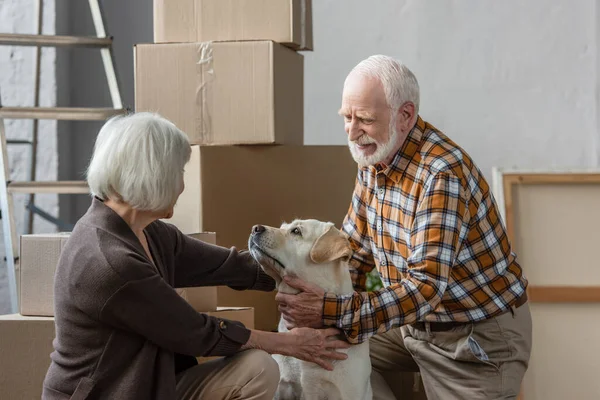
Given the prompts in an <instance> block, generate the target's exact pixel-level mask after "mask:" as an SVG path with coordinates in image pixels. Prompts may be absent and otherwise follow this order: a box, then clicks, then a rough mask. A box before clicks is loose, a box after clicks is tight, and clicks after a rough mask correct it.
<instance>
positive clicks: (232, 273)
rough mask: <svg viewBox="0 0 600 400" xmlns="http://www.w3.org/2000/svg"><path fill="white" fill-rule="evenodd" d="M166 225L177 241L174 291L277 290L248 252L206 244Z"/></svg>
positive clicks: (273, 282) (272, 281)
mask: <svg viewBox="0 0 600 400" xmlns="http://www.w3.org/2000/svg"><path fill="white" fill-rule="evenodd" d="M165 225H166V226H167V228H168V229H170V230H171V234H172V237H173V238H174V241H175V287H189V286H218V285H226V286H229V287H231V288H232V289H237V290H245V289H252V290H262V291H265V292H270V291H272V290H274V289H275V281H274V280H273V278H271V277H270V276H268V275H267V274H265V273H264V271H263V270H262V268H261V267H260V265H258V263H257V262H256V261H255V260H254V258H253V257H252V256H251V255H250V253H249V252H248V251H238V250H237V249H236V248H235V247H231V248H226V247H221V246H216V245H213V244H209V243H205V242H202V241H200V240H197V239H194V238H192V237H190V236H187V235H184V234H183V233H181V232H180V231H179V230H178V229H177V228H175V227H174V226H172V225H168V224H165Z"/></svg>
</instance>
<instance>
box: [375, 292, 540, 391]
mask: <svg viewBox="0 0 600 400" xmlns="http://www.w3.org/2000/svg"><path fill="white" fill-rule="evenodd" d="M531 329H532V323H531V313H530V311H529V304H528V303H525V304H523V305H522V306H521V307H519V308H516V309H515V308H511V311H509V312H506V313H504V314H502V315H499V316H498V317H495V318H491V319H488V320H485V321H481V322H477V323H473V324H465V325H462V326H459V327H455V328H453V329H451V330H448V331H441V332H440V331H438V332H431V331H427V330H422V329H416V328H415V327H413V326H411V325H407V326H403V327H400V328H397V329H393V330H391V331H389V332H386V333H384V334H381V335H376V336H373V337H372V338H371V339H370V349H371V362H372V365H373V374H372V378H371V384H372V386H373V394H374V396H373V399H376V400H388V399H390V400H391V399H395V397H394V392H393V391H392V390H391V387H393V385H394V381H393V380H394V379H396V378H394V375H395V374H396V375H397V374H398V373H399V372H401V371H402V372H409V371H413V372H420V373H421V377H422V379H423V386H424V387H425V392H426V394H427V399H428V400H438V399H439V400H454V399H456V400H467V399H468V400H478V399H482V400H483V399H485V400H491V399H516V398H517V395H518V394H519V391H520V387H521V382H522V380H523V376H524V375H525V371H526V370H527V367H528V365H529V357H530V353H531Z"/></svg>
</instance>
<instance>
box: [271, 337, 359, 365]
mask: <svg viewBox="0 0 600 400" xmlns="http://www.w3.org/2000/svg"><path fill="white" fill-rule="evenodd" d="M283 334H288V335H290V336H291V337H292V338H293V342H292V344H291V345H289V346H286V347H285V348H283V349H282V352H281V353H280V354H283V355H286V356H292V357H295V358H298V359H300V360H304V361H309V362H313V363H315V364H318V365H320V366H321V367H323V368H325V369H326V370H328V371H333V364H332V363H331V362H330V361H328V360H345V359H347V358H348V356H347V355H346V354H345V353H340V352H337V351H336V350H338V349H348V348H350V343H348V342H346V341H343V340H339V339H337V338H336V336H337V335H340V334H341V332H340V330H339V329H337V328H327V329H313V328H295V329H292V330H291V331H289V332H287V333H283Z"/></svg>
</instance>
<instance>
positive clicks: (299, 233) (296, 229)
mask: <svg viewBox="0 0 600 400" xmlns="http://www.w3.org/2000/svg"><path fill="white" fill-rule="evenodd" d="M291 232H292V234H294V235H300V236H302V231H301V230H300V228H294V229H292V231H291Z"/></svg>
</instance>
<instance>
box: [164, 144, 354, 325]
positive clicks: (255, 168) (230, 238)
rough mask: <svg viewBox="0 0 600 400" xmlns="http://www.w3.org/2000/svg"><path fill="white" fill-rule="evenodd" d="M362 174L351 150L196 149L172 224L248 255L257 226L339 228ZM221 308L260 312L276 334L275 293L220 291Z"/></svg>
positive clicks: (261, 321) (259, 316)
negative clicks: (314, 222)
mask: <svg viewBox="0 0 600 400" xmlns="http://www.w3.org/2000/svg"><path fill="white" fill-rule="evenodd" d="M356 174H357V166H356V163H355V162H354V160H353V159H352V157H351V155H350V152H349V150H348V148H347V146H192V157H191V160H190V162H189V164H188V165H187V166H186V173H185V176H184V180H185V190H184V192H183V193H182V195H181V196H180V197H179V200H178V202H177V205H176V206H175V210H174V214H173V217H172V218H171V219H170V220H167V221H169V222H171V223H173V224H174V225H176V226H177V227H178V228H179V229H180V230H182V231H183V232H184V233H190V232H202V231H217V232H219V245H221V246H227V247H229V246H236V247H237V248H238V249H245V248H247V243H248V237H249V235H250V231H251V229H252V226H253V225H255V224H264V225H271V226H279V225H281V223H282V222H291V221H292V220H293V219H295V218H302V219H307V218H316V219H320V220H324V221H331V222H334V223H335V224H336V226H337V227H338V228H339V227H340V225H341V223H342V221H343V218H344V216H345V215H346V212H347V211H348V207H349V206H350V202H351V197H352V191H353V189H354V182H355V179H356ZM218 296H219V298H218V304H219V306H238V307H239V306H248V307H254V308H255V310H256V328H257V329H262V330H274V329H276V328H277V324H278V320H279V314H278V312H277V306H276V303H275V301H274V297H275V293H273V292H271V293H264V292H258V291H236V290H233V289H229V288H227V287H219V288H218Z"/></svg>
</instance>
